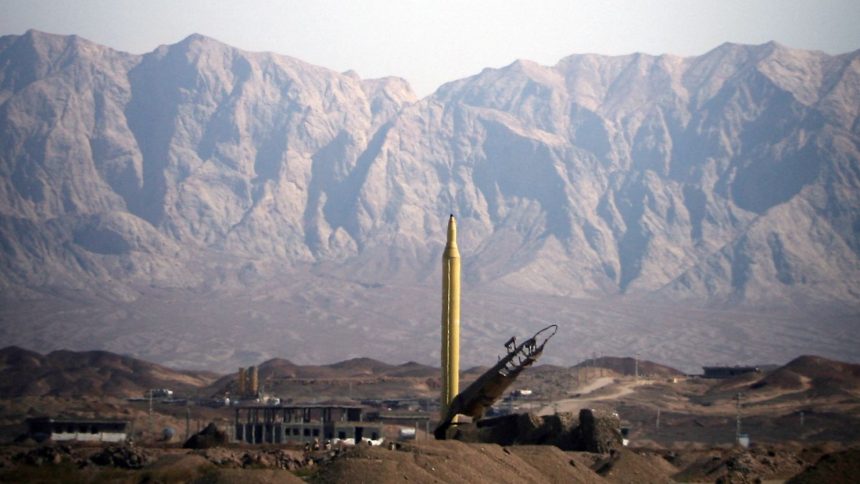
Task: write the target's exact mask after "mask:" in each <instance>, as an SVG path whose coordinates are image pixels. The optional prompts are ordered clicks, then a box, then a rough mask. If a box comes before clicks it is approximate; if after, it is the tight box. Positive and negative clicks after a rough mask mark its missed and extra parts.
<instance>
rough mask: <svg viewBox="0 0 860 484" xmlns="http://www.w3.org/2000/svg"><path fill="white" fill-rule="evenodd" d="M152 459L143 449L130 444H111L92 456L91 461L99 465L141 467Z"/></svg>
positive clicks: (128, 467)
mask: <svg viewBox="0 0 860 484" xmlns="http://www.w3.org/2000/svg"><path fill="white" fill-rule="evenodd" d="M149 461H150V457H149V455H147V453H146V452H145V451H144V450H143V449H139V448H135V447H130V446H109V447H106V448H105V449H103V450H102V451H100V452H97V453H96V454H93V455H91V456H90V462H92V463H93V464H95V465H98V466H110V467H119V468H122V469H140V468H142V467H143V466H145V465H146V464H148V463H149Z"/></svg>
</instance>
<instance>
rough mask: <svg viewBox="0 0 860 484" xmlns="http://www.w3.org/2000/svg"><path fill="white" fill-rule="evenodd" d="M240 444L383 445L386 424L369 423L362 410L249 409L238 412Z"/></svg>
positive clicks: (332, 407) (324, 407) (315, 407)
mask: <svg viewBox="0 0 860 484" xmlns="http://www.w3.org/2000/svg"><path fill="white" fill-rule="evenodd" d="M235 412H236V416H235V422H234V428H235V433H234V435H233V438H234V440H235V441H237V442H246V443H249V444H264V443H271V444H281V443H288V442H296V443H303V442H314V441H318V442H322V441H325V440H330V441H333V442H337V441H345V442H354V443H360V442H367V441H370V442H371V443H374V444H378V443H379V442H381V441H382V424H381V423H374V422H367V421H365V419H364V415H363V410H362V407H354V406H348V405H289V406H284V405H278V406H245V407H238V408H236V410H235Z"/></svg>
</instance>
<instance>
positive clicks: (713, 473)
mask: <svg viewBox="0 0 860 484" xmlns="http://www.w3.org/2000/svg"><path fill="white" fill-rule="evenodd" d="M805 465H806V463H805V462H804V461H803V460H802V459H800V458H799V457H798V456H797V454H796V453H795V452H792V451H789V450H784V449H765V448H752V449H743V448H740V447H735V448H731V449H722V450H720V449H714V450H711V451H707V452H705V453H704V454H703V455H702V456H701V457H699V458H698V459H696V460H694V461H693V462H692V463H691V464H689V465H687V466H686V467H685V468H684V470H682V471H681V472H679V473H678V474H676V475H675V476H674V478H675V479H676V480H679V481H685V482H686V481H703V480H706V481H711V482H714V481H717V482H756V480H779V479H787V478H789V477H791V476H793V475H795V474H796V473H798V472H799V471H800V470H801V469H803V467H804V466H805ZM823 482H827V481H823Z"/></svg>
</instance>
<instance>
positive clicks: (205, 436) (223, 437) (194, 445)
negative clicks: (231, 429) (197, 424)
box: [182, 422, 228, 449]
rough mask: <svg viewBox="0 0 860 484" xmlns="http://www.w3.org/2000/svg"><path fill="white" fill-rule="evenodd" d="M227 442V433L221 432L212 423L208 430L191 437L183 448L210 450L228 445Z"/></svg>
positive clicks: (205, 429)
mask: <svg viewBox="0 0 860 484" xmlns="http://www.w3.org/2000/svg"><path fill="white" fill-rule="evenodd" d="M227 440H228V439H227V433H226V432H223V431H221V430H219V429H218V427H217V426H216V425H215V424H214V423H212V422H210V423H209V425H207V426H206V428H204V429H203V430H201V431H200V432H198V433H196V434H194V435H192V436H191V437H189V438H188V440H186V441H185V443H184V444H183V445H182V447H184V448H186V449H209V448H212V447H219V446H223V445H226V444H227Z"/></svg>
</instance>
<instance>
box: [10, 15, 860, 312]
mask: <svg viewBox="0 0 860 484" xmlns="http://www.w3.org/2000/svg"><path fill="white" fill-rule="evenodd" d="M858 115H860V52H854V53H849V54H844V55H839V56H830V55H826V54H823V53H819V52H808V51H801V50H793V49H788V48H786V47H783V46H780V45H778V44H774V43H770V44H765V45H760V46H743V45H731V44H726V45H722V46H720V47H718V48H716V49H714V50H712V51H710V52H708V53H706V54H704V55H702V56H699V57H692V58H678V57H673V56H660V57H653V56H647V55H641V54H634V55H629V56H619V57H603V56H596V55H574V56H571V57H568V58H565V59H562V60H561V61H560V62H559V63H558V64H557V65H555V66H551V67H547V66H540V65H536V64H534V63H531V62H528V61H517V62H515V63H513V64H511V65H510V66H507V67H505V68H502V69H486V70H485V71H483V72H481V73H480V74H478V75H476V76H473V77H470V78H467V79H462V80H458V81H454V82H451V83H449V84H446V85H444V86H442V87H441V88H440V89H439V90H438V91H437V92H436V93H435V94H433V95H432V96H429V97H427V98H425V99H423V100H417V99H416V98H415V96H414V94H413V93H412V91H411V90H410V88H409V86H408V85H407V84H406V82H405V81H403V80H400V79H394V78H387V79H378V80H362V79H360V78H359V77H358V76H357V75H356V74H355V73H351V72H348V73H343V74H339V73H336V72H332V71H330V70H327V69H324V68H320V67H316V66H312V65H309V64H306V63H303V62H301V61H299V60H296V59H292V58H289V57H285V56H280V55H275V54H269V53H250V52H244V51H241V50H238V49H234V48H231V47H229V46H226V45H224V44H221V43H219V42H217V41H214V40H212V39H208V38H205V37H201V36H191V37H189V38H187V39H185V40H184V41H182V42H180V43H178V44H175V45H170V46H162V47H160V48H158V49H157V50H155V51H154V52H151V53H149V54H145V55H142V56H136V55H129V54H125V53H121V52H117V51H113V50H111V49H109V48H106V47H103V46H99V45H95V44H93V43H91V42H88V41H86V40H83V39H80V38H77V37H74V36H72V37H63V36H54V35H49V34H43V33H39V32H35V31H30V32H28V33H26V34H24V35H22V36H7V37H2V38H0V172H2V178H0V251H2V254H3V258H2V264H0V284H2V287H3V292H4V294H5V295H6V296H7V298H8V299H9V300H15V301H20V300H22V298H23V299H33V298H42V297H44V295H46V294H51V295H56V294H61V295H64V297H70V298H89V299H93V298H95V299H98V300H108V301H127V302H131V301H135V300H138V299H139V298H141V297H142V296H145V295H146V294H147V291H150V290H164V289H169V290H188V291H192V292H193V293H195V294H201V293H207V291H213V290H215V291H222V292H224V291H226V292H230V293H232V294H241V293H242V291H246V290H248V288H254V287H256V286H255V285H256V284H259V283H260V281H271V280H272V278H273V277H276V276H278V275H282V274H291V276H290V277H291V278H293V279H296V278H299V279H300V278H302V277H305V276H306V275H308V274H311V273H313V274H315V276H324V277H328V278H332V280H336V281H349V284H353V283H355V284H358V285H360V286H361V287H365V288H373V287H379V286H380V285H386V284H392V283H399V284H407V285H408V284H424V283H435V279H434V277H435V275H436V274H437V273H438V256H439V251H440V248H441V244H442V242H443V241H444V234H443V230H444V227H445V225H444V221H445V218H446V217H447V214H448V213H454V214H456V215H458V217H459V222H460V223H459V225H460V228H461V241H460V245H461V252H462V253H463V255H464V271H463V273H464V277H465V278H466V279H467V282H468V284H469V285H471V286H472V287H476V288H477V287H481V288H483V289H484V290H487V291H501V292H505V291H510V290H517V291H524V292H525V293H529V294H545V295H556V296H574V297H595V296H596V297H602V296H607V295H628V296H635V295H637V294H638V295H648V296H649V297H653V296H660V297H662V298H663V299H665V300H678V299H684V300H686V299H695V300H699V301H706V302H709V303H718V304H719V303H726V302H728V303H739V302H741V303H745V304H751V305H762V304H768V305H770V304H783V303H786V302H789V301H792V302H797V301H809V302H813V303H827V304H831V303H838V304H839V305H841V306H846V305H847V307H849V308H856V307H857V304H858V302H860V259H858V256H860V240H858V233H860V230H858V229H860V197H858V195H857V194H858V193H860V191H858V188H860V187H859V186H858V185H860V121H858V120H860V117H858ZM237 291H238V292H237Z"/></svg>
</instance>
